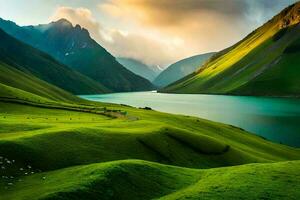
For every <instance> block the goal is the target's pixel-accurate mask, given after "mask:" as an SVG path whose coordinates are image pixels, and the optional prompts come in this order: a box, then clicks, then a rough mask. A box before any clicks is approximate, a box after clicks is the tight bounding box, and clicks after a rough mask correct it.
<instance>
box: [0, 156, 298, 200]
mask: <svg viewBox="0 0 300 200" xmlns="http://www.w3.org/2000/svg"><path fill="white" fill-rule="evenodd" d="M299 167H300V162H299V161H294V162H279V163H274V164H249V165H242V166H236V167H226V168H216V169H207V170H203V169H200V170H195V169H188V168H179V167H174V166H168V165H161V164H157V163H152V162H146V161H140V160H124V161H113V162H106V163H100V164H91V165H85V166H76V167H71V168H66V169H61V170H56V171H51V172H44V173H39V174H35V175H31V176H26V177H23V178H22V180H21V181H19V182H17V183H16V184H15V185H14V186H13V187H10V188H8V189H6V191H5V193H4V196H2V197H3V198H5V199H16V200H17V199H32V200H34V199H47V200H50V199H53V200H54V199H80V200H84V199H89V200H91V199H99V198H101V199H120V200H123V199H124V200H126V199H128V200H129V199H130V200H135V199H136V200H139V199H164V200H171V199H295V200H296V199H298V198H299V196H300V192H299V191H300V181H299V180H300V179H299V178H300V173H299V171H298V170H297V168H299ZM258 177H259V178H258ZM62 180H63V181H62ZM283 188H285V189H284V192H283V191H282V189H283Z"/></svg>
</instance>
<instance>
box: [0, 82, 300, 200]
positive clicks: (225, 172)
mask: <svg viewBox="0 0 300 200" xmlns="http://www.w3.org/2000/svg"><path fill="white" fill-rule="evenodd" d="M0 90H1V91H4V93H5V91H6V89H5V87H4V89H3V88H2V87H0ZM8 90H9V91H10V92H6V93H11V94H12V96H17V97H18V98H17V99H11V98H4V99H3V98H0V152H1V153H0V159H1V160H0V163H1V164H0V165H1V166H0V167H1V168H2V167H4V168H2V169H1V171H0V177H2V178H1V179H0V194H1V197H5V199H8V200H9V199H76V198H77V199H99V198H102V199H116V198H117V199H151V198H155V197H164V198H166V199H177V198H179V197H180V198H181V199H184V198H187V197H186V196H190V195H193V198H194V199H197V198H199V197H202V196H203V195H204V197H205V198H207V199H209V198H214V197H215V198H219V197H223V195H225V197H227V198H228V199H229V198H230V197H231V196H230V195H233V197H242V196H244V195H245V193H246V191H248V190H249V188H252V189H253V188H254V189H255V190H252V191H253V193H251V194H248V195H246V197H249V198H250V199H251V198H252V199H256V197H265V195H269V196H270V197H274V198H279V197H295V198H296V197H299V193H298V190H297V188H298V187H299V183H298V182H297V180H298V179H297V178H295V177H296V176H299V174H298V171H297V170H296V169H297V168H298V162H292V163H291V164H288V163H287V164H284V163H283V164H281V163H274V162H281V161H288V160H299V159H300V151H299V149H296V148H291V147H287V146H283V145H280V144H274V143H271V142H269V141H267V140H264V139H262V138H260V137H258V136H255V135H253V134H250V133H247V132H246V131H243V130H241V129H239V128H236V127H233V126H230V125H224V124H220V123H215V122H211V121H207V120H203V119H199V118H194V117H187V116H180V115H170V114H165V113H160V112H156V111H151V110H144V109H136V108H131V107H127V106H119V105H113V104H103V103H95V102H85V103H84V105H81V104H65V103H64V104H62V103H59V102H56V101H49V100H47V99H46V98H43V97H39V96H37V95H32V94H31V93H30V94H28V93H27V92H24V91H20V90H18V89H12V88H8ZM45 99H46V100H45ZM129 159H139V160H144V161H130V160H129ZM121 160H127V161H121ZM112 161H119V162H112ZM145 161H151V162H156V163H161V164H168V165H174V166H181V167H189V168H194V169H186V168H177V167H171V166H166V165H158V164H155V163H148V162H145ZM110 162H112V163H110ZM93 163H94V164H93ZM248 163H270V164H266V165H249V166H247V165H246V166H240V167H232V168H216V167H226V166H235V165H242V164H248ZM90 164H92V165H90ZM281 166H282V168H281ZM69 167H71V168H69ZM209 168H216V169H209ZM196 169H201V170H196ZM204 169H207V171H206V170H204ZM57 170H58V171H57ZM266 172H268V173H266ZM262 175H263V176H262ZM282 176H286V178H282ZM240 177H243V178H241V179H240ZM234 180H238V181H234ZM249 181H250V182H249ZM257 183H259V184H261V186H259V185H258V187H256V185H255V184H257ZM287 183H290V184H293V189H290V193H288V194H286V193H285V192H284V191H282V190H279V191H278V190H277V189H278V188H281V187H282V185H285V184H287ZM227 184H230V185H227ZM269 189H271V190H272V191H273V190H274V191H275V190H276V192H273V193H267V194H266V193H265V191H266V190H269ZM153 191H155V192H153ZM205 191H210V192H205ZM199 192H200V194H199ZM250 195H251V196H250ZM175 197H176V198H175ZM180 198H179V199H180Z"/></svg>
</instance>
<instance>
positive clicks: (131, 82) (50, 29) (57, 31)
mask: <svg viewBox="0 0 300 200" xmlns="http://www.w3.org/2000/svg"><path fill="white" fill-rule="evenodd" d="M0 28H2V29H3V30H5V31H6V32H7V33H8V34H10V35H12V36H13V37H15V38H17V39H19V40H20V41H23V42H24V43H26V44H29V45H31V46H33V47H35V48H37V49H39V50H41V51H43V52H46V53H47V54H49V55H51V56H52V57H53V58H55V59H56V60H58V61H59V62H61V63H63V64H65V65H67V66H68V67H70V68H72V69H75V70H76V71H79V72H80V73H81V74H84V75H85V76H87V77H89V78H90V79H92V80H93V83H95V82H97V84H98V85H103V86H104V87H105V88H108V89H109V90H111V91H114V92H122V91H143V90H152V89H153V85H152V84H151V83H150V81H148V80H146V79H144V78H142V77H141V76H138V75H136V74H134V73H132V72H131V71H129V70H127V69H126V68H125V67H123V66H122V65H121V64H119V63H118V62H117V61H116V59H115V58H114V57H113V56H112V55H111V54H110V53H109V52H107V51H106V50H105V49H104V48H103V47H101V46H100V45H99V44H98V43H97V42H96V41H95V40H93V39H92V38H91V37H90V35H89V32H88V31H87V30H86V29H84V28H82V27H81V26H79V25H76V26H73V25H72V24H71V23H70V22H69V21H67V20H65V19H61V20H59V21H57V22H52V23H50V24H45V25H38V26H26V27H20V26H18V25H16V24H15V23H13V22H10V21H5V20H3V19H0ZM90 81H91V80H90ZM74 87H75V86H74ZM80 87H82V84H78V85H77V86H76V87H75V88H78V89H79V88H80ZM65 89H67V88H65ZM79 91H80V92H81V94H83V93H87V92H83V91H82V90H79ZM90 93H91V92H90ZM98 93H99V92H98ZM76 94H78V92H77V93H76Z"/></svg>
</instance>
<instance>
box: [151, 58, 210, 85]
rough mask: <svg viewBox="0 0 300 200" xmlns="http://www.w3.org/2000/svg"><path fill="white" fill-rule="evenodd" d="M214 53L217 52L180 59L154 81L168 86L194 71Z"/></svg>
mask: <svg viewBox="0 0 300 200" xmlns="http://www.w3.org/2000/svg"><path fill="white" fill-rule="evenodd" d="M214 54H215V53H207V54H201V55H197V56H193V57H190V58H186V59H183V60H180V61H178V62H176V63H174V64H172V65H170V66H169V67H168V68H167V69H165V70H164V71H163V72H162V73H160V74H159V76H158V77H157V78H156V79H155V80H154V82H153V83H154V84H155V85H157V86H160V87H164V86H167V85H169V84H171V83H173V82H175V81H177V80H179V79H181V78H183V77H185V76H187V75H188V74H191V73H193V72H194V71H195V70H197V69H198V68H200V67H201V65H202V64H203V63H204V62H205V61H207V60H208V59H209V58H210V57H211V56H212V55H214Z"/></svg>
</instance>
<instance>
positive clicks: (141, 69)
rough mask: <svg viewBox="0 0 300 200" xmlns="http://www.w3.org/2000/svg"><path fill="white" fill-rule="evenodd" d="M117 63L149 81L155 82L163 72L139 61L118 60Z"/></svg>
mask: <svg viewBox="0 0 300 200" xmlns="http://www.w3.org/2000/svg"><path fill="white" fill-rule="evenodd" d="M117 61H118V62H119V63H120V64H121V65H123V66H124V67H126V68H127V69H128V70H130V71H132V72H133V73H135V74H137V75H139V76H142V77H144V78H146V79H148V80H149V81H153V80H154V79H155V78H156V77H157V75H158V74H159V73H160V72H161V71H160V70H159V69H158V68H157V67H154V66H148V65H146V64H144V63H142V62H140V61H138V60H135V59H132V58H123V57H119V58H117Z"/></svg>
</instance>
